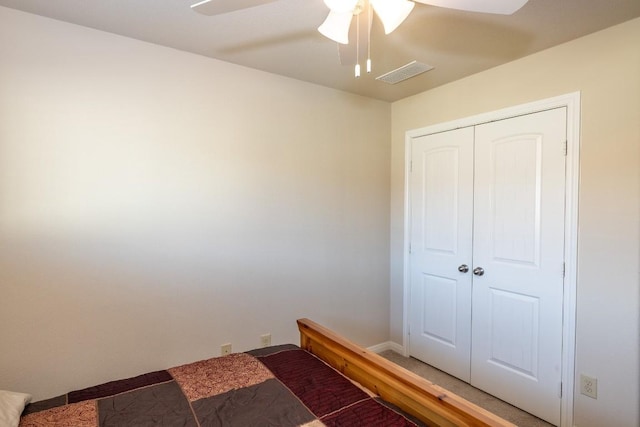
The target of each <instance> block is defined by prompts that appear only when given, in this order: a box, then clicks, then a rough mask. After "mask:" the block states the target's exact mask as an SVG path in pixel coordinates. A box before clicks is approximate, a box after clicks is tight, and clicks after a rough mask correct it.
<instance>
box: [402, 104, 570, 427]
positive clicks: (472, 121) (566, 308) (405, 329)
mask: <svg viewBox="0 0 640 427" xmlns="http://www.w3.org/2000/svg"><path fill="white" fill-rule="evenodd" d="M560 107H566V108H567V160H566V162H567V164H566V175H565V236H564V237H565V248H564V259H565V278H564V296H563V322H562V384H563V387H562V402H561V418H560V420H561V421H560V426H561V427H571V426H572V425H573V402H574V390H575V387H574V382H575V344H576V294H577V253H578V185H579V178H580V174H579V168H580V163H579V160H580V92H573V93H569V94H566V95H561V96H558V97H554V98H549V99H544V100H540V101H534V102H530V103H527V104H522V105H518V106H514V107H509V108H505V109H501V110H497V111H492V112H489V113H483V114H479V115H475V116H471V117H465V118H462V119H458V120H453V121H450V122H446V123H439V124H436V125H431V126H427V127H424V128H420V129H414V130H409V131H407V132H406V134H405V178H404V249H403V258H404V272H403V316H402V317H403V318H402V341H403V342H402V347H403V353H404V355H405V356H408V355H409V306H410V298H411V295H410V288H411V282H410V280H411V272H410V256H409V243H410V236H411V217H410V215H411V209H410V197H409V196H410V167H411V145H412V144H411V142H412V140H413V139H414V138H417V137H420V136H424V135H429V134H433V133H438V132H445V131H448V130H453V129H457V128H461V127H467V126H475V125H479V124H483V123H488V122H492V121H496V120H503V119H508V118H511V117H516V116H521V115H525V114H531V113H537V112H539V111H544V110H549V109H553V108H560Z"/></svg>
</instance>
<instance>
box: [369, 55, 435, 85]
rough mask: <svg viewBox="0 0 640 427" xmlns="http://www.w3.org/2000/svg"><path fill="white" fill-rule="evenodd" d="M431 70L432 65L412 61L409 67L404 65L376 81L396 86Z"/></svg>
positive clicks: (377, 78)
mask: <svg viewBox="0 0 640 427" xmlns="http://www.w3.org/2000/svg"><path fill="white" fill-rule="evenodd" d="M429 70H433V67H432V66H431V65H427V64H423V63H422V62H418V61H412V62H409V63H408V64H407V65H403V66H402V67H400V68H397V69H395V70H393V71H389V72H388V73H386V74H383V75H381V76H380V77H376V80H380V81H382V82H385V83H389V84H392V85H394V84H396V83H400V82H402V81H405V80H407V79H410V78H411V77H415V76H417V75H418V74H422V73H425V72H427V71H429Z"/></svg>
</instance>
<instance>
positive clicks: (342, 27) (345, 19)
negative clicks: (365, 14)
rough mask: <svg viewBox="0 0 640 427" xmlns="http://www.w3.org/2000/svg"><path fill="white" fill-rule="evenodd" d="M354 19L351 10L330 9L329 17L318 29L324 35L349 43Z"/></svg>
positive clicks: (342, 42) (341, 42) (339, 41)
mask: <svg viewBox="0 0 640 427" xmlns="http://www.w3.org/2000/svg"><path fill="white" fill-rule="evenodd" d="M352 20H353V13H351V12H334V11H332V10H331V11H329V15H327V19H325V21H324V22H323V23H322V25H320V26H319V27H318V31H320V34H322V35H323V36H325V37H327V38H329V39H331V40H333V41H336V42H338V43H340V44H348V43H349V28H350V27H351V21H352Z"/></svg>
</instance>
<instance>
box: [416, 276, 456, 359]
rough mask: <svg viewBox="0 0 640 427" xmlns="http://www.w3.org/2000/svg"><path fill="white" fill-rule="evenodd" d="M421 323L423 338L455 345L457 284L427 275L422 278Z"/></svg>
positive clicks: (450, 280)
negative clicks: (422, 312)
mask: <svg viewBox="0 0 640 427" xmlns="http://www.w3.org/2000/svg"><path fill="white" fill-rule="evenodd" d="M422 286H423V292H424V293H423V306H424V307H423V310H424V315H423V321H422V328H421V332H422V334H424V335H425V337H427V338H429V339H433V340H437V341H440V342H441V343H443V344H445V345H450V346H453V347H455V345H456V316H455V313H456V312H457V307H456V306H457V282H456V281H455V280H453V279H447V278H445V277H437V276H432V275H429V274H425V275H424V276H423V282H422Z"/></svg>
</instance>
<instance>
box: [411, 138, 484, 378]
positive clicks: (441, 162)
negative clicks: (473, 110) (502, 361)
mask: <svg viewBox="0 0 640 427" xmlns="http://www.w3.org/2000/svg"><path fill="white" fill-rule="evenodd" d="M411 180H412V181H411V221H412V222H411V307H410V314H409V317H410V319H409V322H410V326H409V327H410V348H411V350H410V351H411V354H412V355H413V356H415V357H417V358H418V359H421V360H423V361H425V362H427V363H429V364H430V365H432V366H435V367H437V368H439V369H441V370H443V371H446V372H448V373H450V374H452V375H454V376H456V377H458V378H460V379H462V380H464V381H467V382H468V381H469V372H470V348H471V277H472V275H471V272H470V271H467V272H466V273H465V272H461V271H459V270H458V268H459V267H460V266H463V265H467V266H468V268H469V269H470V268H471V261H472V260H471V249H472V245H471V238H472V215H473V212H472V209H473V128H472V127H470V128H463V129H457V130H454V131H449V132H444V133H440V134H434V135H428V136H424V137H421V138H417V139H415V140H414V141H413V145H412V173H411ZM461 270H464V268H461Z"/></svg>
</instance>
